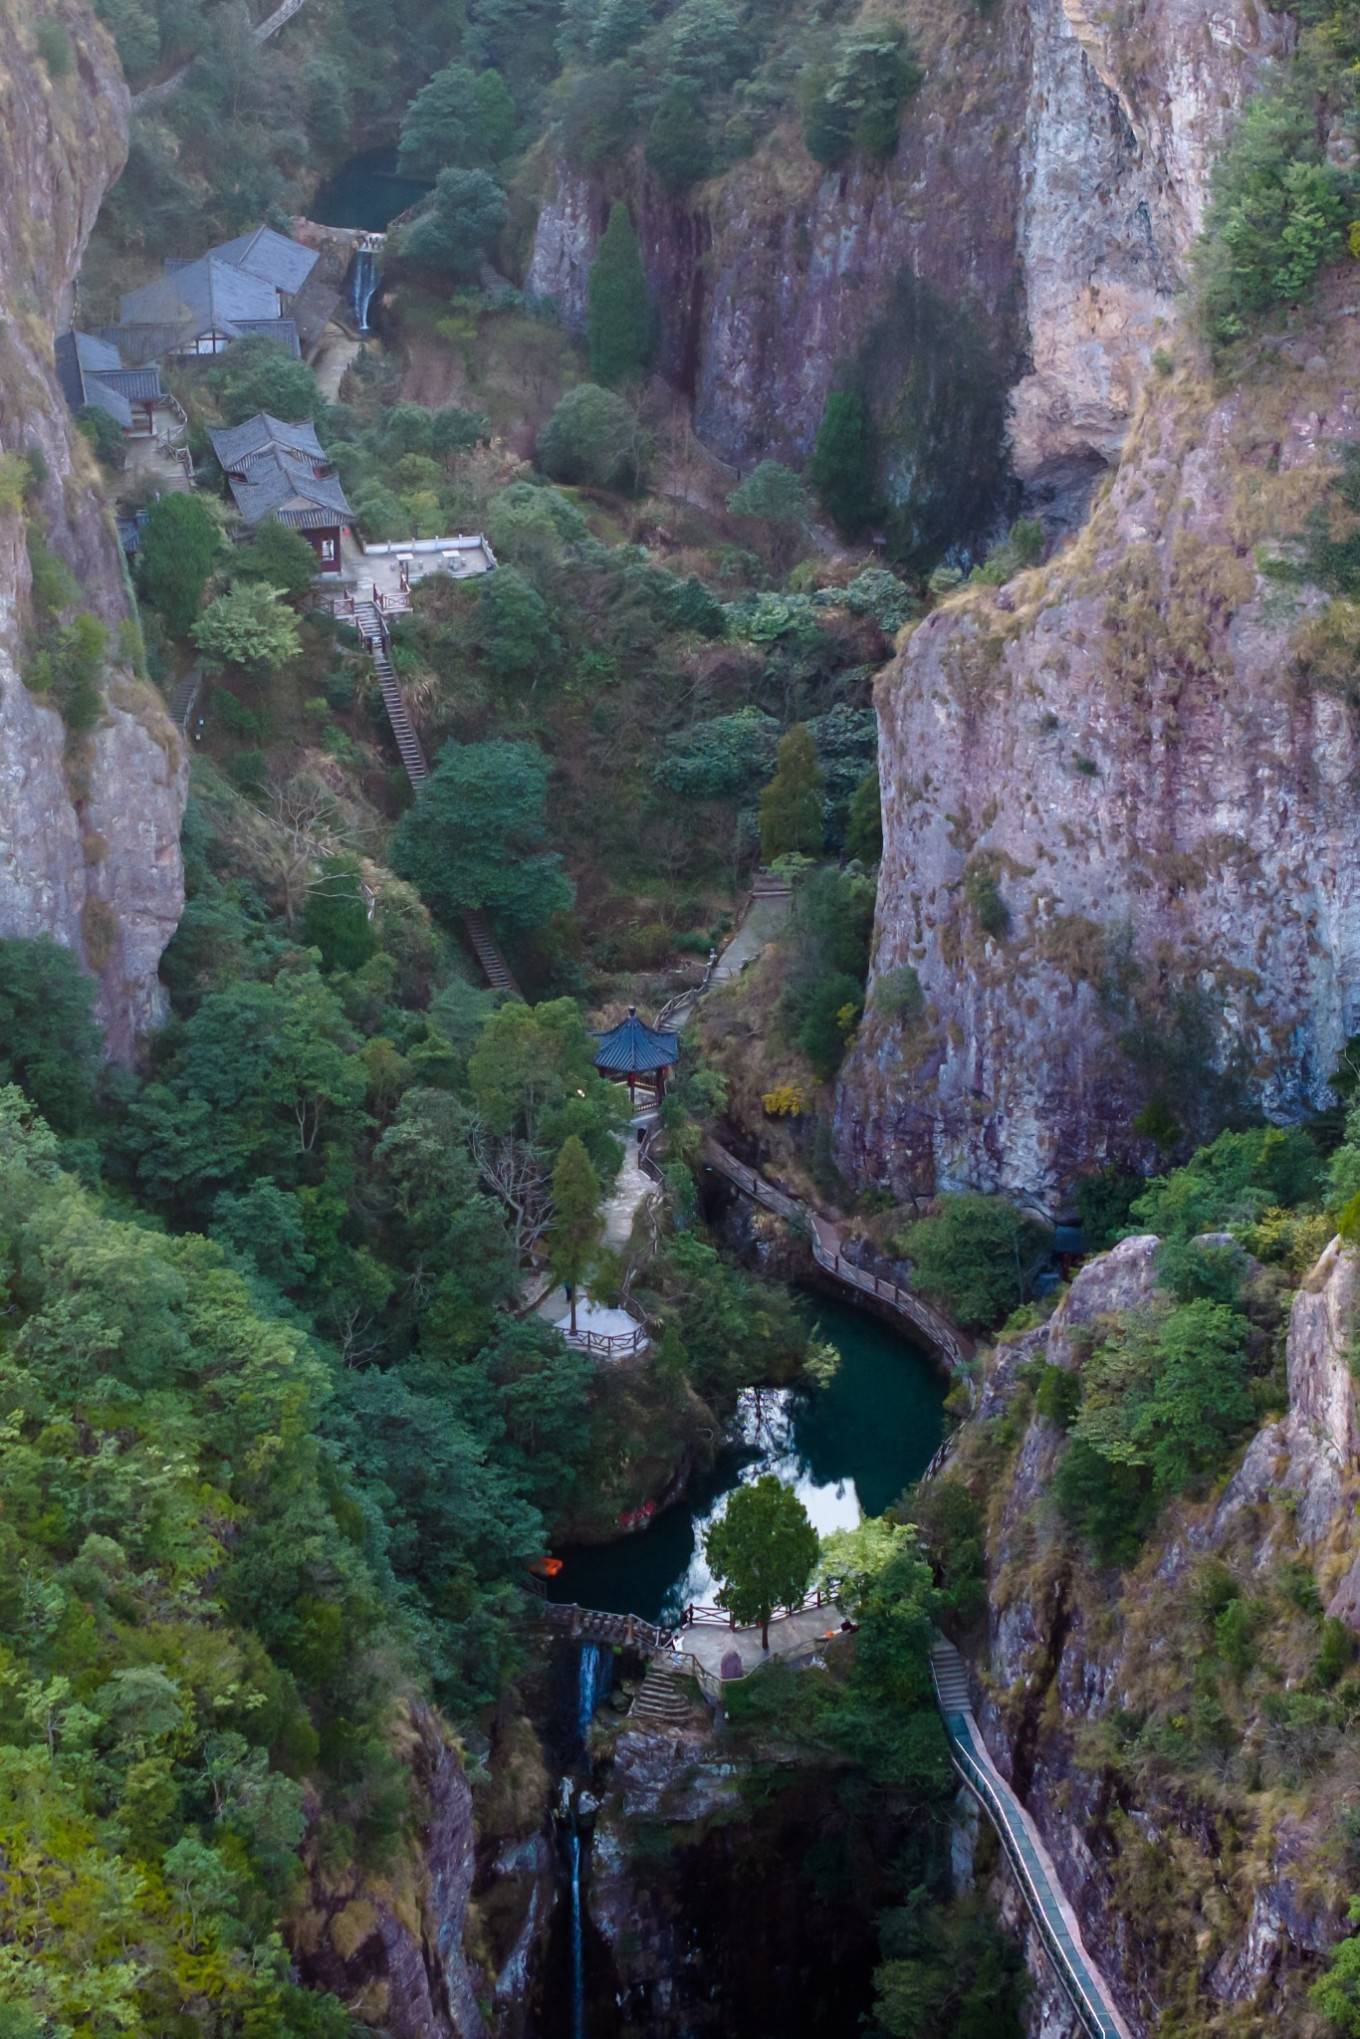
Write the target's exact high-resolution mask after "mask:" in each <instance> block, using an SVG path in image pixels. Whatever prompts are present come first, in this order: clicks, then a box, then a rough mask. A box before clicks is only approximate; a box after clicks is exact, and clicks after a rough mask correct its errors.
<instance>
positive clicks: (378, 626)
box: [354, 602, 430, 789]
mask: <svg viewBox="0 0 1360 2039" xmlns="http://www.w3.org/2000/svg"><path fill="white" fill-rule="evenodd" d="M354 620H355V622H356V624H357V625H358V627H359V635H360V636H361V637H362V638H363V640H364V643H365V644H366V645H367V647H368V655H369V657H370V658H371V659H372V661H373V670H374V672H375V673H376V674H377V675H378V684H379V686H380V687H381V688H382V697H383V705H384V707H385V708H386V709H387V719H388V721H389V722H390V723H391V725H392V734H393V736H394V737H395V738H396V742H397V750H398V751H399V753H400V755H401V761H402V763H403V765H405V767H406V776H407V778H408V779H409V780H410V781H411V784H412V785H413V786H414V787H416V788H417V789H419V788H420V787H421V786H423V785H424V783H425V781H426V780H427V779H428V778H429V776H430V765H429V760H428V758H427V757H426V756H425V753H424V751H423V750H422V749H421V746H420V738H419V737H418V736H417V735H416V732H415V724H414V723H413V722H412V720H411V717H410V714H409V712H408V711H407V707H406V701H405V698H404V696H403V694H402V691H401V688H400V687H399V686H398V685H397V675H396V671H395V668H394V667H393V664H392V661H391V659H390V658H389V657H388V655H387V640H386V638H385V637H384V636H383V626H382V618H381V617H380V616H379V614H378V611H377V609H376V608H375V607H374V605H373V603H372V602H356V603H355V604H354Z"/></svg>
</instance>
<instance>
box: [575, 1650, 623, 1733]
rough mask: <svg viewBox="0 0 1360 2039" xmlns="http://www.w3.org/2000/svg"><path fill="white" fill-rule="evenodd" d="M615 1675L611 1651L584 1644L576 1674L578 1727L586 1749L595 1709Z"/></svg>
mask: <svg viewBox="0 0 1360 2039" xmlns="http://www.w3.org/2000/svg"><path fill="white" fill-rule="evenodd" d="M613 1675H614V1659H613V1655H612V1653H611V1652H610V1651H608V1650H605V1649H602V1648H601V1647H600V1645H599V1643H582V1645H581V1661H580V1665H579V1667H578V1670H577V1674H576V1726H577V1730H578V1732H579V1734H580V1738H581V1746H582V1748H584V1747H585V1744H586V1738H587V1736H588V1735H589V1733H590V1723H591V1722H592V1720H594V1718H595V1709H596V1707H597V1706H598V1705H599V1703H600V1701H601V1700H602V1699H603V1698H604V1695H605V1693H606V1692H607V1691H608V1690H609V1687H610V1684H611V1682H612V1680H613Z"/></svg>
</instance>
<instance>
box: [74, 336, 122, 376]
mask: <svg viewBox="0 0 1360 2039" xmlns="http://www.w3.org/2000/svg"><path fill="white" fill-rule="evenodd" d="M71 338H72V339H73V340H74V341H75V343H76V354H77V356H78V357H79V360H80V365H81V367H82V368H83V369H85V370H86V372H87V373H88V372H89V370H90V369H92V368H100V369H104V368H121V367H122V365H123V364H122V361H121V360H120V358H119V354H118V349H117V348H116V347H114V346H111V345H110V343H109V342H108V341H107V340H101V339H100V338H99V335H98V334H97V333H72V335H71Z"/></svg>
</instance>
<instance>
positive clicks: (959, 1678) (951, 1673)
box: [930, 1636, 973, 1713]
mask: <svg viewBox="0 0 1360 2039" xmlns="http://www.w3.org/2000/svg"><path fill="white" fill-rule="evenodd" d="M930 1668H931V1671H932V1673H933V1674H934V1678H935V1691H936V1694H937V1696H938V1699H939V1702H940V1712H941V1713H967V1712H968V1711H969V1710H970V1708H971V1707H972V1704H973V1702H972V1699H971V1698H970V1697H969V1693H968V1674H967V1672H966V1671H965V1670H964V1667H963V1658H962V1657H961V1656H960V1655H959V1652H958V1651H957V1650H956V1649H955V1647H954V1645H953V1643H951V1642H946V1641H945V1639H944V1637H943V1636H939V1637H937V1639H936V1641H935V1642H934V1643H933V1644H932V1646H931V1651H930Z"/></svg>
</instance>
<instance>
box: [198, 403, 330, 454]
mask: <svg viewBox="0 0 1360 2039" xmlns="http://www.w3.org/2000/svg"><path fill="white" fill-rule="evenodd" d="M208 437H209V438H210V439H211V440H212V448H213V452H214V453H215V454H216V455H217V457H218V459H219V460H220V461H221V463H222V465H223V467H224V468H231V467H237V466H239V465H240V463H241V462H242V461H245V460H249V459H250V458H251V457H252V456H253V455H255V454H259V453H263V452H265V451H267V450H268V449H269V448H270V447H271V446H284V447H291V448H293V449H294V450H295V451H297V452H300V453H306V454H309V455H310V456H311V458H312V459H313V460H315V461H316V462H317V463H318V465H320V466H324V465H325V462H326V455H325V451H324V449H323V447H322V445H321V441H320V440H319V439H318V438H317V436H316V426H315V425H314V424H313V423H312V421H311V419H310V418H304V419H303V420H302V422H301V424H297V425H290V424H288V423H287V422H286V421H285V420H284V419H283V418H276V417H274V416H272V414H271V413H270V412H269V411H257V412H256V414H255V416H254V417H253V418H247V419H246V421H245V423H244V424H243V425H223V426H221V427H220V428H219V429H218V430H217V431H215V432H213V431H210V432H209V433H208Z"/></svg>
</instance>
